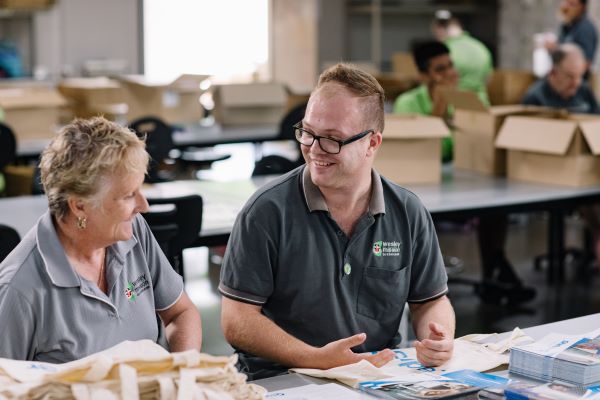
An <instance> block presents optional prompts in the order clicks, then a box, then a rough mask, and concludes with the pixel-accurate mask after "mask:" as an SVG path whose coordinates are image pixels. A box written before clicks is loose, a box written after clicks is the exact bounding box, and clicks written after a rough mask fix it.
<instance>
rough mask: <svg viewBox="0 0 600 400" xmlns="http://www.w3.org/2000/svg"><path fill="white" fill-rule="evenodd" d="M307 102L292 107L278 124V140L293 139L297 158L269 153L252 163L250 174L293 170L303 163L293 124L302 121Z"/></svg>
mask: <svg viewBox="0 0 600 400" xmlns="http://www.w3.org/2000/svg"><path fill="white" fill-rule="evenodd" d="M306 105H307V103H302V104H299V105H297V106H296V107H294V108H292V109H291V110H290V111H288V113H287V114H286V115H285V116H284V117H283V119H282V120H281V123H280V124H279V139H280V140H293V141H294V143H296V146H297V148H298V158H297V159H296V160H290V159H289V158H287V157H283V156H280V155H269V156H266V157H263V158H261V159H260V160H258V161H256V162H255V163H254V171H253V172H252V176H260V175H271V174H276V175H279V174H285V173H286V172H289V171H291V170H293V169H294V168H296V167H299V166H300V165H302V164H304V158H303V157H302V151H300V143H298V141H297V140H296V135H295V133H294V124H296V123H297V122H300V121H302V119H303V118H304V114H305V113H306Z"/></svg>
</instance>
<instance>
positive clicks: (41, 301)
mask: <svg viewBox="0 0 600 400" xmlns="http://www.w3.org/2000/svg"><path fill="white" fill-rule="evenodd" d="M87 229H91V228H90V227H88V228H87ZM106 279H107V283H108V295H106V294H104V293H103V292H102V291H101V290H100V289H98V287H97V286H96V283H95V282H90V281H87V280H86V279H84V278H82V277H80V276H79V275H78V274H77V273H76V272H75V271H74V269H73V268H72V267H71V265H70V264H69V262H68V261H67V258H66V255H65V252H64V250H63V247H62V245H61V244H60V242H59V240H58V237H57V234H56V231H55V228H54V224H53V223H52V218H51V216H50V214H49V213H48V212H47V213H46V214H44V215H43V216H42V217H41V218H40V220H39V221H38V223H37V225H36V226H35V227H34V228H33V229H31V230H30V231H29V232H28V233H27V234H26V235H25V237H24V238H23V240H22V241H21V243H19V245H18V246H17V247H16V249H15V250H14V251H13V252H12V253H11V254H10V255H9V256H8V257H7V258H6V259H5V260H4V261H3V262H2V264H0V321H1V323H0V357H6V358H14V359H20V360H37V361H47V362H52V363H59V362H67V361H72V360H75V359H79V358H81V357H84V356H87V355H89V354H92V353H95V352H98V351H101V350H104V349H106V348H108V347H111V346H114V345H116V344H117V343H120V342H122V341H124V340H140V339H150V340H154V341H156V340H157V337H158V326H157V321H156V311H157V310H163V309H167V308H169V307H170V306H172V305H173V304H174V303H175V302H177V300H178V299H179V298H180V296H181V295H182V293H183V281H182V279H181V277H180V276H179V275H178V274H177V273H176V272H175V271H174V270H173V268H172V267H171V266H170V264H169V262H168V261H167V259H166V257H165V255H164V254H163V252H162V251H161V249H160V247H159V246H158V244H157V242H156V240H155V239H154V236H152V233H151V232H150V229H149V228H148V225H147V224H146V221H145V220H144V219H143V218H142V217H141V216H140V215H138V216H136V217H135V218H134V220H133V237H132V238H131V239H130V240H127V241H121V242H117V243H115V244H113V245H112V246H110V247H108V248H107V253H106Z"/></svg>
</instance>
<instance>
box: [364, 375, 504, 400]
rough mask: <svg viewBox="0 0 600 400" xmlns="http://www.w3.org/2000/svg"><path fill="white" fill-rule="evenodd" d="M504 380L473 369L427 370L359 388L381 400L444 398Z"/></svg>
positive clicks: (473, 393) (365, 382)
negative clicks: (432, 371) (442, 371)
mask: <svg viewBox="0 0 600 400" xmlns="http://www.w3.org/2000/svg"><path fill="white" fill-rule="evenodd" d="M507 383H508V379H507V378H503V377H500V376H496V375H490V374H484V373H482V372H477V371H473V370H462V371H455V372H450V373H448V374H444V375H437V374H432V373H427V372H414V373H407V374H405V375H401V376H395V377H393V378H389V379H380V380H376V381H364V382H360V383H359V386H358V387H359V389H361V390H363V391H365V392H367V393H369V394H372V395H374V396H377V397H381V398H384V399H391V400H396V399H408V400H419V399H446V398H452V397H465V396H469V395H472V396H473V397H476V396H475V393H477V392H478V391H479V390H481V389H482V388H487V387H500V386H502V387H503V386H505V385H506V384H507Z"/></svg>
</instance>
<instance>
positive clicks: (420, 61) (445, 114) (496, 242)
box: [394, 41, 535, 304]
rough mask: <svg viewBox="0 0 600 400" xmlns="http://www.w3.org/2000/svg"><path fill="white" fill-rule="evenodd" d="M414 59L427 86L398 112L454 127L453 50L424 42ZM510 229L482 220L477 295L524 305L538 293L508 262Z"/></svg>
mask: <svg viewBox="0 0 600 400" xmlns="http://www.w3.org/2000/svg"><path fill="white" fill-rule="evenodd" d="M413 57H414V60H415V64H416V65H417V68H418V69H419V72H420V74H421V81H422V82H423V83H422V84H421V85H420V86H418V87H417V88H415V89H413V90H411V91H409V92H406V93H404V94H402V95H400V96H399V97H398V98H397V99H396V102H395V103H394V112H395V113H398V114H422V115H433V116H437V117H441V118H443V119H444V120H445V121H446V123H447V124H448V125H449V126H452V121H451V119H452V109H451V108H450V109H449V108H448V102H447V100H446V99H445V97H444V96H443V94H442V93H443V92H444V91H445V90H447V89H449V88H455V87H456V86H457V84H458V73H457V72H456V69H455V68H454V65H453V63H452V59H451V57H450V50H449V48H448V47H447V46H446V45H445V44H443V43H441V42H438V41H429V42H424V43H421V44H420V45H417V46H415V47H414V49H413ZM480 98H481V95H480ZM482 101H485V100H484V99H482ZM451 158H452V139H451V138H448V139H447V140H446V141H444V142H442V159H443V161H449V160H450V159H451ZM507 229H508V221H507V218H506V215H505V214H490V215H486V216H482V217H480V219H479V227H478V230H477V234H478V241H479V251H480V255H481V265H482V272H483V274H482V284H481V285H479V286H478V287H477V293H478V295H479V296H480V298H481V299H482V301H484V302H486V303H493V304H501V303H508V302H510V303H522V302H525V301H528V300H531V299H533V298H534V297H535V290H534V289H533V288H530V287H526V286H523V284H522V282H521V280H520V279H519V277H518V276H517V274H516V273H515V271H514V269H513V267H512V266H511V264H510V262H509V261H508V259H507V258H506V255H505V252H504V247H505V243H506V236H507Z"/></svg>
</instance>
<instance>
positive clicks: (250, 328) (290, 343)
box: [224, 312, 319, 368]
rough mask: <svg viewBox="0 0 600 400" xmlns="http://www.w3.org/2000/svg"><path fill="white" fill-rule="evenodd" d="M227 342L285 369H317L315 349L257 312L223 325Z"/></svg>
mask: <svg viewBox="0 0 600 400" xmlns="http://www.w3.org/2000/svg"><path fill="white" fill-rule="evenodd" d="M224 331H225V336H226V338H227V340H228V341H229V343H231V344H232V345H233V346H235V347H237V348H239V349H242V350H244V351H246V352H248V353H251V354H253V355H256V356H259V357H263V358H266V359H269V360H273V361H275V362H278V363H280V364H282V365H285V366H289V367H303V368H317V367H319V362H318V357H317V356H316V354H315V353H316V350H317V349H316V348H315V347H313V346H310V345H308V344H306V343H304V342H303V341H301V340H299V339H297V338H295V337H294V336H292V335H290V334H289V333H287V332H285V331H284V330H283V329H281V328H280V327H279V326H277V324H275V323H274V322H273V321H271V320H270V319H268V318H267V317H265V316H264V315H262V314H261V313H258V312H252V313H249V314H244V315H240V314H238V315H237V317H236V318H235V319H232V321H230V322H228V323H224Z"/></svg>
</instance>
